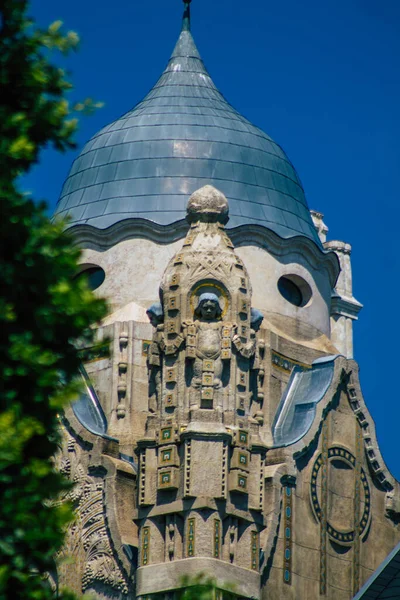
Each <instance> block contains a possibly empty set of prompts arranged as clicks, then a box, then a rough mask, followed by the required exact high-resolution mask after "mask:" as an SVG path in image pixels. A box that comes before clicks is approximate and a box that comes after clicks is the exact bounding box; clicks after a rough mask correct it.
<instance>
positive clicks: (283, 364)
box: [271, 352, 311, 373]
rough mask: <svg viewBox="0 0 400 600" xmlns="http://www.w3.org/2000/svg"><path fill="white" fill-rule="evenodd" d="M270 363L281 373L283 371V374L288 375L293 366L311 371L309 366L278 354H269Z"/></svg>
mask: <svg viewBox="0 0 400 600" xmlns="http://www.w3.org/2000/svg"><path fill="white" fill-rule="evenodd" d="M271 362H272V364H273V365H274V366H275V367H277V368H278V369H280V370H281V371H285V373H290V372H291V370H292V369H293V367H295V366H299V367H303V368H304V369H311V365H306V364H305V363H302V362H298V361H297V360H293V359H291V358H288V357H287V356H284V355H283V354H279V352H271Z"/></svg>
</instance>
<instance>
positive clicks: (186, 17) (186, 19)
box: [182, 0, 192, 31]
mask: <svg viewBox="0 0 400 600" xmlns="http://www.w3.org/2000/svg"><path fill="white" fill-rule="evenodd" d="M191 1H192V0H183V4H184V5H185V9H184V11H183V21H182V31H190V3H191Z"/></svg>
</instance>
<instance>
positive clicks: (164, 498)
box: [53, 0, 400, 600]
mask: <svg viewBox="0 0 400 600" xmlns="http://www.w3.org/2000/svg"><path fill="white" fill-rule="evenodd" d="M189 3H190V0H185V7H184V18H183V26H182V31H181V34H180V36H179V39H178V42H177V44H176V46H175V49H174V51H173V53H172V56H171V58H170V60H169V62H168V64H167V67H166V69H165V71H164V72H163V74H162V75H161V77H160V79H159V80H158V82H157V83H156V85H155V86H154V88H153V89H152V90H151V91H150V92H149V94H148V95H147V96H146V97H145V99H144V100H143V101H142V102H140V103H139V104H138V105H137V106H136V107H135V108H133V109H132V110H130V111H129V112H127V113H126V114H125V115H124V116H123V117H121V118H120V119H118V120H117V121H115V122H114V123H111V124H110V125H107V126H106V127H105V128H104V129H102V130H101V131H100V132H99V133H98V134H96V135H95V136H94V137H93V138H92V139H91V140H90V141H89V142H88V143H87V144H86V146H85V147H84V148H83V150H82V152H81V154H80V155H79V156H78V158H77V159H76V160H75V162H74V164H73V166H72V169H71V172H70V174H69V177H68V178H67V180H66V182H65V184H64V188H63V191H62V194H61V198H60V200H59V203H58V206H57V211H56V212H57V214H58V215H65V214H68V215H69V216H70V219H71V221H70V225H69V227H70V232H71V235H73V236H74V239H75V240H76V243H77V244H79V246H80V247H81V248H82V249H83V256H82V265H81V272H80V273H79V274H78V276H85V277H87V278H88V280H89V282H90V284H91V286H92V287H93V289H96V288H97V289H96V293H98V294H100V295H102V296H105V297H106V298H108V301H109V305H110V314H109V316H108V317H107V318H106V320H105V321H104V322H103V323H101V324H100V325H99V326H98V329H97V337H98V342H99V345H98V346H96V348H82V364H83V366H82V377H83V379H84V382H85V386H86V393H83V394H82V396H81V398H80V399H79V400H78V401H77V402H76V403H75V404H73V406H71V408H70V409H68V410H67V411H66V414H65V419H64V427H63V432H64V437H65V445H64V448H63V451H62V453H61V454H60V456H59V465H60V468H61V469H62V470H63V471H64V472H65V473H66V474H67V475H68V476H69V477H70V478H71V479H72V480H73V481H74V482H75V483H76V486H75V487H74V489H73V492H72V493H71V499H72V500H73V502H74V503H75V506H76V514H77V519H76V521H75V523H74V524H73V526H72V527H71V529H70V530H69V532H68V536H67V543H66V547H65V549H64V551H63V553H62V554H63V555H62V556H59V557H58V572H57V574H55V573H54V574H53V575H54V582H55V584H61V585H67V586H69V587H71V588H72V589H74V590H75V591H76V592H77V593H82V591H92V592H94V593H95V596H96V597H98V598H102V599H110V600H111V599H113V600H114V599H115V600H116V599H119V600H123V599H128V598H129V599H135V598H137V599H141V600H145V599H149V598H160V599H161V598H170V599H172V598H174V597H175V591H176V590H177V589H179V587H180V586H181V585H182V577H183V576H184V575H188V574H192V575H194V574H196V573H199V572H204V573H206V574H207V575H211V576H213V577H215V578H216V580H217V582H218V586H219V587H220V588H221V590H222V591H221V595H220V597H221V598H222V597H223V590H224V589H227V585H228V584H230V585H232V586H233V588H234V590H235V594H236V595H237V597H238V598H248V599H250V598H252V599H257V600H266V599H267V598H268V600H274V599H276V600H278V599H279V600H285V599H288V600H289V599H290V600H294V599H298V600H306V599H312V600H314V599H323V598H326V599H331V600H350V598H352V597H353V596H354V594H355V593H356V592H357V590H358V589H359V588H360V586H361V585H362V584H363V582H364V581H365V580H366V579H367V578H368V576H369V575H370V574H371V572H372V571H373V570H374V569H375V568H376V567H377V566H378V564H379V563H380V562H381V561H382V560H383V559H384V558H385V556H386V555H387V554H388V552H389V551H390V550H391V549H392V548H393V547H394V546H395V544H396V543H397V541H398V540H399V539H400V532H399V527H398V525H397V523H398V520H399V516H400V514H399V513H400V504H399V484H398V483H397V481H395V480H394V478H393V477H392V476H391V474H390V473H389V472H388V470H387V468H386V466H385V464H384V462H383V460H382V457H381V454H380V452H379V448H378V446H377V441H376V436H375V430H374V424H373V421H372V420H371V417H370V415H369V413H368V410H367V408H366V406H365V404H364V401H363V397H362V394H361V390H360V386H359V380H358V366H357V364H356V363H355V362H354V361H353V360H352V321H353V320H354V319H356V318H357V315H358V312H359V310H360V308H361V305H360V304H359V303H358V302H357V301H356V300H355V298H354V297H353V294H352V284H351V266H350V251H351V247H350V246H349V245H348V244H344V243H342V242H338V241H328V242H327V241H326V232H327V228H326V226H325V225H324V223H323V221H322V215H321V214H319V213H316V212H312V213H310V211H309V209H308V206H307V203H306V200H305V196H304V192H303V189H302V186H301V183H300V180H299V178H298V176H297V173H296V171H295V169H294V167H293V166H292V164H291V163H290V161H289V159H288V158H287V156H286V155H285V153H284V152H283V150H282V149H281V148H280V146H278V145H277V144H276V143H275V142H274V141H273V140H272V139H271V138H269V137H268V136H267V135H266V134H265V133H263V132H262V131H261V130H260V129H258V128H257V127H255V126H254V125H252V124H251V123H250V122H249V121H248V120H247V119H245V118H244V117H242V116H241V115H240V114H239V113H238V112H237V111H235V110H234V109H233V108H232V107H231V106H230V105H229V104H228V102H227V101H226V100H225V99H224V97H223V96H222V95H221V93H220V92H219V91H218V90H217V89H216V87H215V85H214V84H213V82H212V80H211V78H210V76H209V74H208V72H207V71H206V69H205V67H204V64H203V62H202V60H201V58H200V55H199V53H198V51H197V48H196V46H195V44H194V41H193V38H192V35H191V33H190V12H189ZM64 556H69V557H72V560H69V561H64V560H63V557H64Z"/></svg>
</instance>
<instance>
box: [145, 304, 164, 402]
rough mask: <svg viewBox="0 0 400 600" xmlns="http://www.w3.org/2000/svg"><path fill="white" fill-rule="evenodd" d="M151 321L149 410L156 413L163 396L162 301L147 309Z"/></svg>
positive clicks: (148, 362) (148, 363) (148, 361)
mask: <svg viewBox="0 0 400 600" xmlns="http://www.w3.org/2000/svg"><path fill="white" fill-rule="evenodd" d="M146 314H147V316H148V318H149V321H150V323H151V324H152V326H153V327H154V333H153V341H152V343H151V345H150V346H149V350H148V355H147V369H148V375H149V411H150V412H151V413H155V412H156V411H157V408H158V407H159V403H160V398H161V372H162V365H161V355H160V345H161V343H162V340H163V328H164V327H163V322H164V313H163V307H162V305H161V303H160V302H155V303H154V304H152V305H151V306H150V308H149V309H148V310H147V311H146Z"/></svg>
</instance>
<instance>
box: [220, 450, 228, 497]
mask: <svg viewBox="0 0 400 600" xmlns="http://www.w3.org/2000/svg"><path fill="white" fill-rule="evenodd" d="M227 469H228V442H227V441H225V440H224V442H223V446H222V480H221V496H222V498H226V494H227V485H226V480H227Z"/></svg>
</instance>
